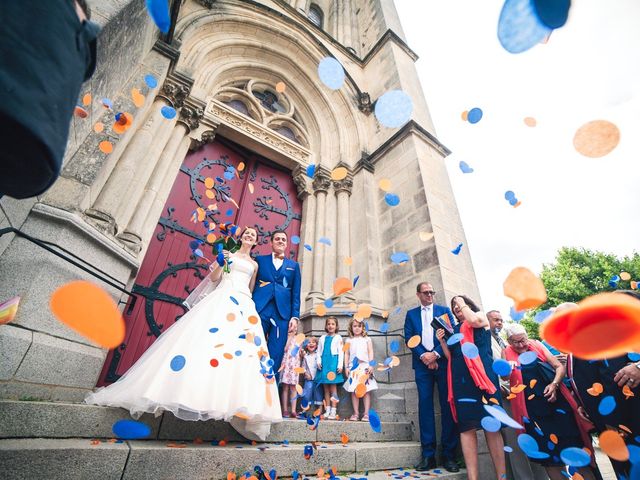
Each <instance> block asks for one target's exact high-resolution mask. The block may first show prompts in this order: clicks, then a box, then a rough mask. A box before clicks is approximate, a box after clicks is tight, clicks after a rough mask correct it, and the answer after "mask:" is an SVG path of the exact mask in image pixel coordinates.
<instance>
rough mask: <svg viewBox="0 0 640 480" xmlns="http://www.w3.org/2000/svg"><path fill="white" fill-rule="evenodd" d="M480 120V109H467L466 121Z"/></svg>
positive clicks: (475, 121) (474, 121) (476, 121)
mask: <svg viewBox="0 0 640 480" xmlns="http://www.w3.org/2000/svg"><path fill="white" fill-rule="evenodd" d="M480 120H482V109H480V108H478V107H475V108H472V109H471V110H469V114H468V115H467V121H468V122H469V123H478V122H479V121H480Z"/></svg>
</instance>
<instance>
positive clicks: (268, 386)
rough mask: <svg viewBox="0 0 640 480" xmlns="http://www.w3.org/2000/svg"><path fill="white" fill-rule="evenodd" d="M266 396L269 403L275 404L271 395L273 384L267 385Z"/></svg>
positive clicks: (269, 404)
mask: <svg viewBox="0 0 640 480" xmlns="http://www.w3.org/2000/svg"><path fill="white" fill-rule="evenodd" d="M264 396H265V399H266V402H267V405H268V406H271V405H272V404H273V398H272V397H271V385H266V386H265V392H264Z"/></svg>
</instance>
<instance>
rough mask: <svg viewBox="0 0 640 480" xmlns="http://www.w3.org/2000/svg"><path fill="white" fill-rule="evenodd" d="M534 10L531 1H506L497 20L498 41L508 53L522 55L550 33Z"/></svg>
mask: <svg viewBox="0 0 640 480" xmlns="http://www.w3.org/2000/svg"><path fill="white" fill-rule="evenodd" d="M551 31H552V30H551V29H550V28H549V27H547V26H546V25H544V24H543V23H542V22H541V21H540V18H539V17H538V15H537V14H536V12H535V10H534V4H533V2H532V0H506V1H505V2H504V5H503V6H502V11H501V12H500V18H499V19H498V40H499V41H500V44H501V45H502V47H503V48H504V49H505V50H506V51H507V52H509V53H522V52H524V51H527V50H529V49H530V48H532V47H533V46H535V45H537V44H538V43H540V42H541V41H542V40H544V38H545V37H547V36H548V35H549V34H550V33H551Z"/></svg>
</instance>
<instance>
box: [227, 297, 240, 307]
mask: <svg viewBox="0 0 640 480" xmlns="http://www.w3.org/2000/svg"><path fill="white" fill-rule="evenodd" d="M229 299H230V300H231V301H232V302H233V303H235V304H236V305H240V304H239V303H238V300H236V299H235V298H233V297H229Z"/></svg>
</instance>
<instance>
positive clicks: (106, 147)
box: [98, 140, 113, 154]
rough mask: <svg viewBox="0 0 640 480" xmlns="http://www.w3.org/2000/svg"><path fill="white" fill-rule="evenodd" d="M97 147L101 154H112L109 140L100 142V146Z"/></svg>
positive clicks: (111, 145)
mask: <svg viewBox="0 0 640 480" xmlns="http://www.w3.org/2000/svg"><path fill="white" fill-rule="evenodd" d="M98 147H99V148H100V151H101V152H102V153H106V154H109V153H111V152H113V144H112V143H111V142H110V141H109V140H103V141H102V142H100V145H98Z"/></svg>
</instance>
